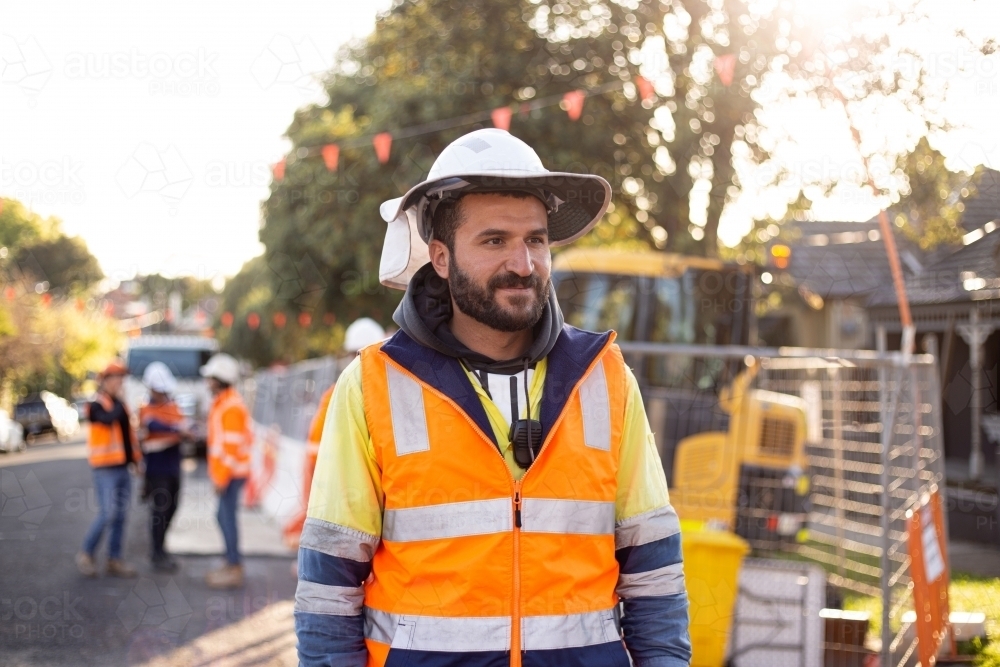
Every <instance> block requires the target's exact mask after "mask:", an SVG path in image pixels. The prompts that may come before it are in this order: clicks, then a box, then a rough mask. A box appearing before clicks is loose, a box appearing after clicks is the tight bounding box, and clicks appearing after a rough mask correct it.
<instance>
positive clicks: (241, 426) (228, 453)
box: [208, 387, 254, 487]
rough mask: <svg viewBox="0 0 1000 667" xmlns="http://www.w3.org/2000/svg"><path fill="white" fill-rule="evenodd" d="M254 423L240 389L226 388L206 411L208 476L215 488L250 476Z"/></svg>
mask: <svg viewBox="0 0 1000 667" xmlns="http://www.w3.org/2000/svg"><path fill="white" fill-rule="evenodd" d="M253 440H254V437H253V424H252V422H251V419H250V413H249V412H248V411H247V408H246V405H244V403H243V399H242V398H241V397H240V395H239V392H237V391H236V390H235V389H234V388H232V387H229V388H228V389H225V390H223V391H222V392H221V393H219V395H218V396H216V397H215V400H214V401H213V402H212V408H211V410H209V413H208V476H209V478H210V479H211V480H212V484H214V485H215V486H216V487H224V486H226V485H227V484H229V481H230V480H232V479H246V478H247V477H249V476H250V450H251V447H252V446H253Z"/></svg>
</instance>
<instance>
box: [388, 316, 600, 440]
mask: <svg viewBox="0 0 1000 667" xmlns="http://www.w3.org/2000/svg"><path fill="white" fill-rule="evenodd" d="M610 338H611V332H610V331H606V332H604V333H600V334H599V333H594V332H592V331H583V330H581V329H577V328H576V327H572V326H570V325H568V324H565V325H563V328H562V331H561V332H560V333H559V337H558V339H557V340H556V343H555V345H554V346H553V347H552V350H551V351H550V352H549V354H548V370H547V371H546V374H545V388H544V390H543V392H542V405H541V415H540V416H541V422H542V442H544V441H545V438H547V437H548V434H549V430H550V429H551V428H552V426H553V424H555V422H556V420H557V419H558V418H559V415H560V414H561V413H562V411H563V410H564V409H565V407H566V403H567V402H568V401H569V397H570V394H572V392H573V388H574V387H576V385H577V383H579V382H580V380H581V379H582V378H583V376H584V374H585V373H586V372H587V369H588V368H590V366H591V364H592V363H593V361H594V359H596V358H597V356H598V355H599V354H600V353H601V351H602V350H604V348H605V347H606V346H607V343H608V341H609V339H610ZM381 351H382V352H384V353H385V354H386V355H387V356H388V357H389V358H390V359H392V360H393V361H395V362H396V363H397V364H399V365H400V366H402V367H403V368H404V369H406V370H407V371H409V372H410V373H412V374H413V375H414V376H416V377H417V378H418V379H419V380H420V381H421V382H423V383H424V384H426V385H428V386H430V387H433V388H434V389H436V390H438V391H440V392H441V393H442V394H444V395H445V396H447V397H448V398H450V399H451V400H453V401H454V402H455V403H456V404H457V405H458V407H459V408H460V409H461V410H462V411H463V412H465V414H466V415H468V416H469V418H470V419H472V421H473V422H474V423H475V424H476V425H477V426H478V427H479V429H480V430H481V431H482V432H483V433H485V434H486V435H487V437H489V439H490V440H491V441H492V442H493V443H494V444H497V443H496V436H495V435H494V433H493V428H492V427H491V426H490V421H489V418H488V417H487V416H486V410H485V408H483V404H482V401H480V399H479V395H478V394H477V393H476V390H475V388H474V387H473V386H472V382H471V381H470V380H469V376H468V375H467V374H466V373H465V370H464V369H463V368H462V365H461V364H460V363H459V361H458V360H457V359H455V358H454V357H449V356H447V355H444V354H442V353H441V352H438V351H437V350H434V349H432V348H430V347H426V346H424V345H421V344H419V343H417V342H416V341H414V340H413V339H412V338H410V336H408V335H407V334H406V332H405V331H403V330H400V331H397V332H396V333H395V334H394V335H393V336H392V338H390V339H389V340H388V341H386V342H385V343H384V344H383V345H382V348H381Z"/></svg>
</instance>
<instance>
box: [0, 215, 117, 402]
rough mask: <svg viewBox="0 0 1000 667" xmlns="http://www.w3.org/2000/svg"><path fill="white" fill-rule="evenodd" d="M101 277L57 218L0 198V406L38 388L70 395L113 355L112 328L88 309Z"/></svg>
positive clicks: (114, 330)
mask: <svg viewBox="0 0 1000 667" xmlns="http://www.w3.org/2000/svg"><path fill="white" fill-rule="evenodd" d="M101 277H102V273H101V270H100V267H99V266H98V264H97V260H96V259H94V257H93V255H91V254H90V252H89V250H88V249H87V246H86V244H85V243H84V242H83V241H82V240H81V239H79V238H73V237H68V236H66V235H65V234H63V232H62V229H61V224H60V222H59V220H58V219H56V218H48V219H43V218H41V217H40V216H39V215H37V214H35V213H32V212H30V211H28V210H27V209H26V208H25V207H24V206H23V205H22V204H21V203H20V202H18V201H16V200H13V199H0V286H2V287H3V291H2V293H0V360H2V363H0V405H4V406H6V407H10V405H11V404H12V403H13V402H15V401H16V400H17V399H18V398H20V397H22V396H24V395H25V394H27V393H30V392H34V391H40V390H42V389H49V390H52V391H54V392H56V393H59V394H61V395H65V396H68V395H70V394H72V393H73V392H75V391H76V390H77V389H79V387H80V385H81V383H83V382H84V381H85V380H86V378H87V374H88V372H92V371H97V370H99V369H100V368H102V367H103V366H104V364H106V363H107V361H108V360H109V359H110V358H111V357H112V356H114V355H115V354H116V353H117V352H118V350H119V349H120V345H121V342H122V337H121V334H120V333H119V331H118V327H117V323H116V322H115V321H114V320H112V319H110V318H108V317H105V316H104V315H103V314H101V313H99V312H95V311H93V310H90V309H88V308H87V300H86V299H85V297H86V292H87V290H88V289H89V288H90V287H92V286H93V285H94V284H95V283H96V282H97V281H98V280H100V278H101ZM45 283H48V285H46V284H45Z"/></svg>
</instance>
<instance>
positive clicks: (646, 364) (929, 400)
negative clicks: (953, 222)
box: [246, 343, 944, 667]
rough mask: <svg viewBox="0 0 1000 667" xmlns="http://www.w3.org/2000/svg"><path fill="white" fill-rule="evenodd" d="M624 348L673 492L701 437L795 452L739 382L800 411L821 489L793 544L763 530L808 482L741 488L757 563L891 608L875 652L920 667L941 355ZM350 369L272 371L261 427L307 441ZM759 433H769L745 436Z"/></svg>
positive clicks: (812, 491) (252, 393) (252, 390)
mask: <svg viewBox="0 0 1000 667" xmlns="http://www.w3.org/2000/svg"><path fill="white" fill-rule="evenodd" d="M621 348H622V350H623V352H624V353H625V356H626V360H627V361H628V362H629V365H630V366H631V367H632V368H633V370H634V372H635V375H636V377H637V379H638V381H639V385H640V388H641V390H642V392H643V398H644V402H645V406H646V411H647V415H648V416H649V420H650V424H651V425H652V428H653V429H654V432H655V437H656V441H657V442H656V444H657V448H658V451H659V452H660V455H661V458H662V462H663V466H664V469H665V471H666V472H667V476H668V480H669V481H670V482H671V483H673V482H674V481H675V480H674V479H673V476H672V473H673V472H676V470H675V463H676V461H675V460H676V459H677V456H678V445H679V444H680V443H682V442H684V441H685V440H686V439H687V438H689V437H690V436H693V435H696V434H700V433H705V432H714V433H728V432H731V431H732V433H731V438H732V439H734V441H735V442H736V443H738V444H739V443H742V445H745V446H748V445H749V444H751V443H753V444H754V446H756V447H758V448H759V449H760V451H758V452H756V454H762V453H763V454H766V455H767V456H770V457H772V458H774V457H780V456H781V455H784V454H788V453H789V452H790V450H789V446H790V445H789V439H790V438H794V431H793V430H792V431H790V430H789V427H787V426H785V425H783V424H782V423H781V420H768V419H766V418H765V419H762V420H759V421H754V422H751V421H748V420H735V421H734V420H733V416H732V414H731V406H730V405H726V404H725V402H724V401H723V402H720V400H719V398H720V394H721V395H725V394H726V393H727V392H728V393H729V395H730V398H732V397H733V395H734V392H737V391H739V390H740V389H739V387H740V382H735V383H734V381H736V380H737V378H743V379H744V380H746V382H745V387H743V391H753V390H760V391H761V392H764V393H762V394H760V396H762V397H764V399H765V400H770V401H773V402H775V403H781V402H782V401H783V400H784V403H785V404H787V405H786V408H788V409H800V411H801V412H802V413H803V415H804V428H805V444H804V457H803V460H804V461H805V466H804V468H805V469H804V470H802V473H803V474H804V475H805V476H807V478H808V480H809V489H808V494H807V497H808V499H809V505H808V506H807V507H804V508H803V510H804V511H805V517H806V519H807V522H806V525H805V526H804V527H805V529H806V530H804V531H802V530H794V531H792V534H791V535H788V534H783V533H788V531H783V530H780V529H781V526H775V525H770V524H768V528H769V530H763V529H758V528H759V527H760V526H761V525H763V524H766V523H767V522H770V521H773V520H774V519H775V513H774V509H775V508H778V507H780V506H781V505H782V502H783V501H782V499H783V498H787V497H788V495H789V494H790V493H792V489H790V488H789V486H790V485H792V486H794V485H795V484H796V481H795V479H794V475H791V476H790V475H788V474H786V473H787V471H786V472H780V471H779V472H778V473H775V474H769V473H768V472H767V471H766V470H765V469H763V468H753V467H752V466H750V467H748V468H747V469H744V470H742V471H741V477H740V479H739V481H738V486H739V492H740V494H741V501H740V502H739V503H738V504H737V508H736V510H735V512H736V516H735V525H736V527H737V532H738V533H740V534H741V535H743V536H744V537H745V538H746V539H748V541H749V542H750V543H751V545H752V546H753V547H754V549H755V556H763V557H780V558H787V559H794V560H799V561H805V562H808V563H815V564H818V565H820V566H822V567H823V568H824V569H825V570H826V572H827V580H828V581H829V582H830V583H831V584H833V585H834V586H836V587H837V588H839V589H841V590H843V591H846V592H848V593H849V594H855V595H863V596H870V597H872V598H875V599H877V600H879V601H881V619H880V622H879V623H878V624H877V625H878V627H879V628H880V633H879V634H880V638H881V642H878V641H875V642H871V643H870V644H871V645H872V646H871V648H873V649H874V650H877V651H879V652H880V653H881V664H882V665H883V666H885V667H904V666H906V665H912V664H915V662H916V656H915V645H916V639H915V633H914V632H913V631H912V629H911V628H910V624H909V623H906V622H904V614H905V612H907V611H910V610H912V609H913V599H912V596H913V593H912V586H911V576H910V558H909V552H908V547H907V526H906V522H907V519H908V515H909V513H911V512H913V511H915V509H916V508H918V507H919V505H920V503H921V501H922V499H923V498H925V497H926V496H927V495H928V494H930V493H931V492H933V491H938V492H939V493H941V494H943V493H944V460H943V446H942V429H941V414H940V405H941V401H940V387H939V385H938V377H939V376H938V373H937V370H936V362H935V359H934V357H933V356H931V355H911V356H904V355H902V354H900V353H877V352H868V351H857V350H805V349H799V348H781V349H760V348H750V347H739V346H714V347H709V346H693V345H666V344H655V343H622V344H621ZM349 361H350V359H339V360H338V359H335V358H332V357H328V358H323V359H318V360H310V361H306V362H301V363H299V364H294V365H292V366H289V367H286V368H282V369H274V370H266V371H261V372H258V373H257V374H256V376H255V377H254V379H253V381H252V382H249V383H247V387H246V393H247V398H248V401H249V402H250V403H251V405H252V413H253V418H254V420H255V421H256V422H257V423H258V424H259V425H261V426H265V427H277V428H278V429H279V430H280V432H281V433H282V434H283V435H285V436H287V437H289V438H291V439H294V440H304V439H305V437H306V434H307V432H308V427H309V423H310V421H311V420H312V417H313V415H314V414H315V411H316V407H317V405H318V403H319V399H320V396H321V395H322V393H323V391H324V390H325V389H326V388H327V387H329V386H330V385H332V384H333V383H334V381H335V380H336V378H337V376H338V375H339V373H340V372H341V371H342V370H343V368H344V367H345V366H346V364H347V363H348V362H349ZM748 369H750V371H751V372H750V373H746V371H747V370H748ZM726 388H729V389H726ZM724 390H725V391H724ZM781 397H788V399H787V400H785V399H782V398H781ZM789 406H790V407H789ZM751 423H752V428H755V429H758V430H757V431H755V432H749V431H743V432H741V428H743V429H746V428H751V427H750V426H748V424H751ZM731 427H732V428H731ZM705 465H709V462H707V459H706V463H705ZM706 470H708V468H706ZM748 470H749V472H748ZM688 472H689V473H690V470H689V471H688ZM683 518H684V517H683V516H682V519H683ZM780 518H781V517H779V519H780ZM762 522H763V523H762ZM776 534H777V535H779V536H780V539H778V538H776V537H775V536H776ZM827 649H828V650H830V647H829V646H828V647H827ZM858 650H859V651H861V650H863V649H862V647H861V646H860V645H859V646H858ZM859 657H860V656H859ZM734 662H735V664H736V665H739V660H735V661H734ZM845 664H847V663H845ZM850 664H853V663H850ZM858 664H860V663H858Z"/></svg>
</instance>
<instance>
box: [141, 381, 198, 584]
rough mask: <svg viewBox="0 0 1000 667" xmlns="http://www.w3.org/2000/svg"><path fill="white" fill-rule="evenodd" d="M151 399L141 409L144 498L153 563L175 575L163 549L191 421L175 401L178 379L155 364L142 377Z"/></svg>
mask: <svg viewBox="0 0 1000 667" xmlns="http://www.w3.org/2000/svg"><path fill="white" fill-rule="evenodd" d="M142 383H143V384H144V385H146V388H147V389H148V390H149V399H148V400H147V401H146V403H145V404H144V405H143V406H142V407H141V408H139V444H140V446H141V447H142V453H143V459H144V460H145V462H146V471H145V484H144V486H143V491H142V499H143V500H145V501H148V502H149V523H150V535H151V546H152V549H151V553H150V561H151V562H152V565H153V569H154V570H156V571H158V572H174V571H176V570H177V567H178V565H177V561H176V560H174V558H173V557H172V556H170V554H168V553H167V551H166V549H165V548H164V541H165V539H166V535H167V530H168V529H169V528H170V522H171V521H172V520H173V518H174V513H175V512H176V511H177V503H178V500H179V499H180V492H181V442H182V440H184V439H185V438H188V437H190V429H191V424H190V421H189V420H188V419H187V418H186V417H185V416H184V414H183V413H182V412H181V409H180V408H179V407H178V406H177V403H175V402H174V398H173V395H174V392H175V391H176V390H177V379H176V378H175V377H174V374H173V373H171V372H170V368H169V367H168V366H167V365H166V364H164V363H163V362H161V361H154V362H152V363H151V364H149V365H148V366H146V370H145V371H143V374H142Z"/></svg>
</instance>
